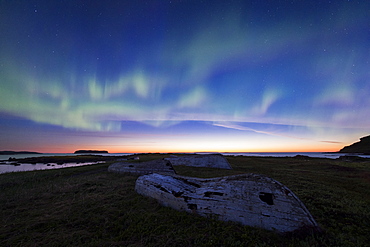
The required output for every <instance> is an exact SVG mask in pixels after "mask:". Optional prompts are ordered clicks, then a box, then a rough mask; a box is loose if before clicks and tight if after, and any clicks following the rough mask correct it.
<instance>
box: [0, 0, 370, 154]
mask: <svg viewBox="0 0 370 247" xmlns="http://www.w3.org/2000/svg"><path fill="white" fill-rule="evenodd" d="M369 13H370V1H367V0H363V1H341V0H338V1H336V0H332V1H312V0H309V1H304V0H302V1H279V0H271V1H267V0H266V1H263V0H255V1H247V0H242V1H230V0H228V1H216V0H209V1H201V0H194V1H192V0H188V1H186V0H183V1H181V0H173V1H165V0H148V1H139V0H137V1H134V0H132V1H128V0H122V1H109V0H107V1H82V0H81V1H78V0H70V1H69V0H65V1H62V0H61V1H57V0H55V1H50V0H43V1H42V0H40V1H33V0H24V1H22V0H17V1H5V0H4V1H0V138H1V139H0V150H18V151H20V150H29V151H39V152H56V153H59V152H74V151H75V150H76V149H103V150H108V151H109V152H194V151H219V152H287V151H292V152H304V151H338V150H339V149H340V148H342V147H343V146H344V145H348V144H350V143H352V142H354V141H357V140H358V139H359V138H360V137H362V136H365V135H368V134H370V14H369Z"/></svg>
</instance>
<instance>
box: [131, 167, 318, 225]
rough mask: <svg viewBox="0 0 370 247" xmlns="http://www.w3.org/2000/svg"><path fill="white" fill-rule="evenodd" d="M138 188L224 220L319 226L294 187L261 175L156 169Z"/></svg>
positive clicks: (161, 199)
mask: <svg viewBox="0 0 370 247" xmlns="http://www.w3.org/2000/svg"><path fill="white" fill-rule="evenodd" d="M135 190H136V191H137V193H139V194H141V195H144V196H148V197H152V198H155V199H156V200H158V201H159V202H160V203H161V204H162V205H164V206H169V207H172V208H174V209H176V210H180V211H186V212H189V213H195V214H198V215H201V216H216V217H217V218H218V219H219V220H223V221H234V222H239V223H241V224H243V225H249V226H253V227H260V228H265V229H268V230H275V231H278V232H290V231H295V230H299V229H302V228H307V227H309V228H312V229H317V230H318V229H319V227H318V225H317V223H316V222H315V220H314V218H313V217H312V215H311V214H310V212H309V211H308V210H307V208H306V207H305V206H304V204H303V203H302V202H301V201H300V200H299V199H298V197H297V196H296V195H295V194H294V193H293V192H292V191H291V190H289V189H288V188H287V187H286V186H284V185H282V184H281V183H279V182H278V181H276V180H274V179H271V178H269V177H266V176H262V175H257V174H252V173H251V174H241V175H234V176H228V177H220V178H209V179H201V178H191V177H184V176H178V175H166V174H157V173H153V174H149V175H143V176H140V177H139V178H138V179H137V181H136V186H135Z"/></svg>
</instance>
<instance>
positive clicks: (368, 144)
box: [339, 135, 370, 154]
mask: <svg viewBox="0 0 370 247" xmlns="http://www.w3.org/2000/svg"><path fill="white" fill-rule="evenodd" d="M339 153H363V154H370V135H369V136H365V137H362V138H360V141H359V142H355V143H353V144H351V145H349V146H345V147H344V148H342V149H341V150H340V151H339Z"/></svg>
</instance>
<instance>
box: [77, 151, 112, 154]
mask: <svg viewBox="0 0 370 247" xmlns="http://www.w3.org/2000/svg"><path fill="white" fill-rule="evenodd" d="M74 153H75V154H108V151H105V150H77V151H75V152H74Z"/></svg>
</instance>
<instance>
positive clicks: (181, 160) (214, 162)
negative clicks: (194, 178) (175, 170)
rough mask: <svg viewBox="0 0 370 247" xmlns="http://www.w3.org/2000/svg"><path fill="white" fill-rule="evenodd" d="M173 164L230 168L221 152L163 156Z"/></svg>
mask: <svg viewBox="0 0 370 247" xmlns="http://www.w3.org/2000/svg"><path fill="white" fill-rule="evenodd" d="M165 160H168V161H170V162H171V164H172V165H173V166H180V165H184V166H194V167H211V168H221V169H232V168H231V166H230V164H229V162H228V161H227V159H226V158H225V157H224V156H223V155H221V154H196V155H186V156H174V157H169V158H165Z"/></svg>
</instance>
